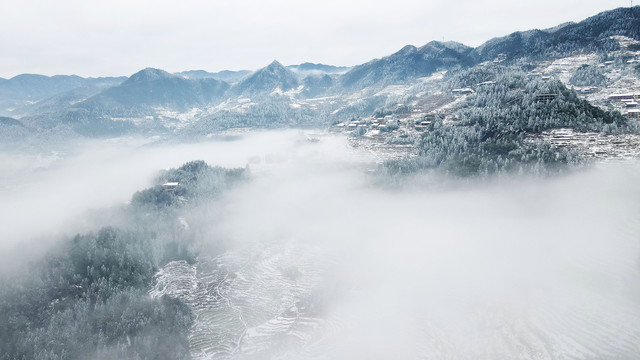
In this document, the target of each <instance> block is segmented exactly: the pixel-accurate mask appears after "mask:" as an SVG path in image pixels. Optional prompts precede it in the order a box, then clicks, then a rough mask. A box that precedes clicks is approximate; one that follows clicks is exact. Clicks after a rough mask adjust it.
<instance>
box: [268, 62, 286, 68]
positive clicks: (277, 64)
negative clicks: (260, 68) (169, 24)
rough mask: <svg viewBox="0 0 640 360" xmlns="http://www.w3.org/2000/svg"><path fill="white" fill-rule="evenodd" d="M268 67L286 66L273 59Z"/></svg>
mask: <svg viewBox="0 0 640 360" xmlns="http://www.w3.org/2000/svg"><path fill="white" fill-rule="evenodd" d="M267 68H284V66H283V65H282V64H280V62H278V60H273V61H272V62H271V64H269V65H267Z"/></svg>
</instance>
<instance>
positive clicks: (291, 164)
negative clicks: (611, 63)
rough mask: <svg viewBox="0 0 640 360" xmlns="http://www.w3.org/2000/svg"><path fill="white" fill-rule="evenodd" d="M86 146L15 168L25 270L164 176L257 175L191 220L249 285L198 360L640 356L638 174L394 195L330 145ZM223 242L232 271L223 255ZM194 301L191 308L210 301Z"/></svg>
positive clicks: (610, 170) (274, 140)
mask: <svg viewBox="0 0 640 360" xmlns="http://www.w3.org/2000/svg"><path fill="white" fill-rule="evenodd" d="M76 145H77V146H75V145H67V146H65V148H64V149H56V151H57V152H52V151H45V152H42V153H21V154H16V153H15V152H12V153H2V154H0V162H1V163H2V164H3V166H2V169H0V179H2V181H3V182H4V185H3V186H1V187H0V218H1V219H2V226H1V227H0V239H2V247H1V248H0V250H2V252H3V253H5V254H9V253H11V254H12V255H11V256H12V257H13V259H14V261H15V255H14V254H13V252H12V251H11V249H14V248H15V247H16V246H18V245H16V244H20V243H23V244H24V243H25V242H26V243H29V242H33V246H31V245H29V246H27V247H26V248H33V249H36V248H38V246H39V244H40V242H44V241H45V240H42V239H48V238H51V234H69V233H73V231H75V230H74V229H85V228H87V227H90V224H89V225H88V224H86V223H82V219H83V216H84V214H85V213H86V212H87V211H88V210H90V209H98V208H104V207H109V206H115V205H118V204H122V203H125V202H126V201H128V200H129V199H130V198H131V195H132V194H133V193H134V192H135V191H137V190H141V189H143V188H145V187H149V186H150V185H151V182H152V180H153V178H154V176H155V175H156V174H157V172H158V170H160V169H163V168H169V167H177V166H179V165H181V164H182V163H184V162H186V161H189V160H196V159H202V160H205V161H206V162H207V163H209V164H210V165H219V166H224V167H245V166H246V165H247V164H248V165H249V168H250V173H251V178H250V180H249V181H248V182H246V183H243V184H242V185H240V186H238V187H236V188H234V189H233V190H231V191H229V192H228V193H225V194H223V196H222V197H221V198H220V199H218V200H217V201H216V203H215V204H214V205H211V206H210V207H207V206H202V207H200V208H199V209H201V210H202V212H201V213H194V214H191V215H190V216H189V217H188V219H187V220H188V221H191V223H190V224H191V226H201V227H204V230H203V231H202V232H201V234H204V235H202V236H203V238H202V239H199V241H200V242H201V244H202V249H203V250H202V254H201V258H202V259H201V260H200V262H203V261H214V262H217V263H216V264H218V265H217V266H225V267H226V268H228V269H236V270H235V271H236V275H237V280H235V281H236V283H233V284H230V287H231V289H233V291H231V290H229V292H227V293H226V296H227V298H226V302H225V304H226V305H225V306H227V305H228V306H229V308H232V309H233V311H230V310H229V311H228V314H227V315H225V316H226V317H224V318H222V317H220V318H219V320H217V321H216V322H213V321H212V322H211V323H203V321H205V320H203V317H201V318H199V319H198V320H196V325H195V326H194V328H193V334H192V336H191V339H192V340H193V341H192V342H191V345H192V355H193V356H194V357H195V358H207V357H211V358H291V359H300V358H327V359H414V358H421V357H424V358H436V359H443V358H451V359H501V358H504V359H512V358H522V359H547V358H549V359H551V358H581V359H582V358H584V359H587V358H602V357H610V358H615V357H620V358H633V357H636V356H637V354H640V236H639V235H640V221H639V219H640V218H639V215H640V211H639V210H640V201H639V200H640V187H638V185H637V184H638V183H640V166H639V164H638V163H637V162H627V163H615V164H600V165H596V166H595V167H593V168H591V169H588V170H584V171H580V172H576V173H574V174H569V175H565V176H562V177H556V178H550V179H541V178H535V179H533V178H531V179H529V178H526V177H519V178H500V179H494V180H483V181H480V180H478V181H474V180H470V181H466V182H464V183H457V184H455V185H448V184H446V183H441V182H440V181H442V180H438V181H435V180H433V181H430V180H429V179H427V178H424V177H423V178H420V179H412V180H409V179H407V183H406V184H400V185H394V186H387V185H384V183H383V182H382V181H380V179H379V178H377V177H376V175H375V174H374V172H373V171H372V169H374V168H375V163H372V157H371V156H370V154H367V153H366V152H364V151H360V150H355V149H352V148H350V147H349V146H348V145H347V142H346V140H345V139H344V138H341V137H335V136H329V135H325V136H320V141H319V142H309V141H306V137H305V136H304V135H302V134H301V133H300V132H298V131H285V132H265V133H254V134H251V135H246V136H243V137H242V138H241V139H236V140H233V141H211V142H205V143H198V144H166V145H159V144H155V143H150V142H149V141H145V140H139V139H138V140H132V139H127V140H123V139H120V140H118V141H102V140H101V141H91V142H86V143H82V144H76ZM104 221H106V220H104ZM99 225H106V224H99ZM96 226H98V224H96ZM70 229H71V230H70ZM78 231H79V230H78ZM216 241H224V242H225V244H227V246H228V248H227V252H226V253H225V254H217V253H213V252H208V251H209V250H208V249H210V248H211V249H213V248H216V246H215V244H210V242H216ZM209 245H210V246H209ZM18 247H19V248H20V249H23V248H25V247H24V246H18ZM3 258H5V256H3ZM205 259H208V260H205ZM2 260H4V261H8V260H7V259H2ZM185 266H186V265H185ZM248 267H250V268H251V270H250V271H249V270H247V269H248ZM194 269H195V270H194V271H196V272H197V271H204V270H202V269H200V268H198V265H195V266H194ZM261 269H262V270H261ZM274 269H276V270H277V271H280V272H287V271H288V272H289V273H290V276H289V280H287V281H288V282H287V283H286V284H285V282H283V281H284V280H282V281H280V280H279V281H275V280H273V279H274V276H275V275H271V274H266V272H269V271H276V270H274ZM210 271H212V270H210ZM277 271H276V272H277ZM265 274H266V275H265ZM291 274H293V275H291ZM166 276H169V277H170V276H171V273H170V271H169V270H167V275H166ZM194 276H196V277H197V275H194ZM164 281H167V282H169V283H170V282H171V281H172V279H170V278H168V279H164ZM193 281H205V280H202V279H195V280H193ZM287 284H288V285H287ZM175 286H180V285H179V284H175ZM287 286H290V287H289V288H286V289H285V287H287ZM159 291H160V290H159ZM161 291H168V290H167V289H161ZM187 292H188V291H187ZM152 293H153V292H152ZM168 293H170V291H168ZM185 294H186V293H184V292H183V293H182V295H181V296H185V297H186V302H187V303H188V304H189V305H190V306H193V305H194V304H193V302H194V301H197V299H199V297H197V296H196V295H195V294H194V295H193V296H192V297H191V298H189V296H190V295H189V294H186V295H185ZM251 299H254V300H255V301H254V302H251ZM308 299H311V300H308ZM247 300H249V301H247ZM303 300H304V301H303ZM234 301H235V303H234ZM305 301H307V302H306V303H305ZM302 303H305V304H307V308H305V307H304V306H303V305H301V304H302ZM309 303H311V304H313V307H314V310H313V311H311V310H309V306H308V304H309ZM232 304H233V305H232ZM212 306H213V305H212ZM216 306H222V305H220V304H217V305H216ZM205 307H206V306H202V308H205ZM194 309H195V307H194ZM205 310H206V309H205ZM205 310H203V309H199V310H196V313H197V312H198V311H205ZM216 311H219V312H220V313H222V312H224V311H225V309H223V308H216ZM233 317H239V318H240V320H241V323H238V324H236V323H235V322H233ZM301 318H304V319H306V320H305V321H306V322H305V324H306V325H304V326H302V325H300V323H299V322H300V319H301ZM224 321H229V324H228V325H226V324H225V323H224ZM295 321H298V323H297V324H298V325H295V326H294V325H292V324H293V323H294V322H295ZM311 323H312V324H313V325H309V324H311ZM225 331H227V332H228V334H227V335H228V336H227V335H225V336H222V335H220V334H219V333H220V332H225ZM278 332H279V333H278ZM275 333H278V334H275ZM269 334H275V335H273V336H271V337H269V336H270V335H269ZM268 335H269V336H268ZM276 335H277V336H276ZM203 338H204V340H202V339H203ZM214 338H215V342H214V341H213V340H211V339H214ZM265 338H267V340H268V341H262V340H264V339H265ZM194 339H200V340H202V341H200V340H199V341H195V340H194ZM261 339H262V340H261ZM261 341H262V342H261ZM223 342H228V343H229V345H228V346H226V345H225V346H223V345H224V344H222V343H223ZM232 345H233V346H232ZM220 349H224V350H220Z"/></svg>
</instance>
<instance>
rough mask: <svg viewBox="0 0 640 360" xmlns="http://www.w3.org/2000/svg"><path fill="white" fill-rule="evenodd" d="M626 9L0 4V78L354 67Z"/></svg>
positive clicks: (366, 2)
mask: <svg viewBox="0 0 640 360" xmlns="http://www.w3.org/2000/svg"><path fill="white" fill-rule="evenodd" d="M629 5H630V1H629V0H537V1H513V0H485V1H479V0H458V1H452V0H393V1H384V2H383V1H375V0H373V1H372V0H316V1H305V0H252V1H248V0H208V1H207V0H180V1H169V0H93V1H87V0H56V1H52V0H3V1H0V14H2V21H0V77H4V78H9V77H12V76H15V75H17V74H21V73H39V74H45V75H54V74H77V75H81V76H104V75H130V74H132V73H134V72H136V71H138V70H140V69H142V68H145V67H158V68H162V69H165V70H167V71H170V72H175V71H182V70H191V69H204V70H207V71H219V70H224V69H229V70H239V69H251V70H253V69H257V68H260V67H262V66H265V65H267V64H268V63H270V62H271V61H272V60H274V59H277V60H278V61H280V62H281V63H283V64H285V65H289V64H298V63H302V62H307V61H309V62H321V63H326V64H334V65H356V64H360V63H363V62H366V61H369V60H371V59H373V58H378V57H382V56H385V55H388V54H390V53H393V52H395V51H397V50H399V49H400V48H402V46H404V45H407V44H413V45H416V46H420V45H423V44H425V43H427V42H429V41H431V40H442V39H443V38H444V39H445V40H455V41H459V42H462V43H464V44H466V45H470V46H477V45H480V44H481V43H483V42H484V41H486V40H488V39H490V38H493V37H496V36H504V35H507V34H509V33H511V32H513V31H517V30H529V29H532V28H547V27H552V26H555V25H557V24H560V23H563V22H566V21H580V20H582V19H585V18H587V17H589V16H592V15H595V14H597V13H598V12H600V11H604V10H609V9H613V8H616V7H621V6H629Z"/></svg>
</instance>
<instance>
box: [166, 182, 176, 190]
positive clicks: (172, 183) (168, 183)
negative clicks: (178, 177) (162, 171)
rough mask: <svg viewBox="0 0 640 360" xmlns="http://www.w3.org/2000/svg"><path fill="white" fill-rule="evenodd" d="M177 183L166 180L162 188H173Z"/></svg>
mask: <svg viewBox="0 0 640 360" xmlns="http://www.w3.org/2000/svg"><path fill="white" fill-rule="evenodd" d="M179 185H180V183H177V182H166V183H164V184H162V188H163V189H165V190H174V189H175V188H177V187H178V186H179Z"/></svg>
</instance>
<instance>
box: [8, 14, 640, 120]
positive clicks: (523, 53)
mask: <svg viewBox="0 0 640 360" xmlns="http://www.w3.org/2000/svg"><path fill="white" fill-rule="evenodd" d="M614 35H619V36H625V37H628V38H630V39H632V40H640V7H633V8H619V9H615V10H611V11H606V12H603V13H600V14H598V15H595V16H592V17H590V18H587V19H585V20H583V21H580V22H576V23H573V22H570V23H564V24H560V25H558V26H555V27H552V28H548V29H543V30H528V31H519V32H514V33H512V34H509V35H507V36H504V37H498V38H494V39H491V40H488V41H487V42H485V43H484V44H482V45H480V46H478V47H476V48H472V47H469V46H466V45H464V44H461V43H458V42H453V41H449V42H440V41H431V42H428V43H427V44H425V45H423V46H420V47H416V46H413V45H407V46H405V47H403V48H402V49H400V50H399V51H397V52H395V53H393V54H390V55H388V56H385V57H382V58H379V59H373V60H371V61H369V62H366V63H364V64H360V65H357V66H354V67H343V66H333V65H326V64H315V63H309V62H307V63H302V64H298V65H289V66H284V65H282V64H281V63H280V62H278V61H275V60H274V61H273V62H272V63H270V64H269V65H267V66H265V67H263V68H261V69H258V70H256V71H248V70H239V71H227V70H225V71H219V72H216V73H212V72H207V71H205V70H189V71H183V72H178V73H173V74H171V73H168V72H166V71H164V70H161V69H154V68H146V69H142V70H140V71H138V72H136V73H134V74H132V75H131V76H129V77H128V78H126V77H105V78H82V77H79V76H75V75H71V76H65V75H57V76H52V77H47V76H43V75H34V74H22V75H18V76H15V77H13V78H11V79H1V78H0V116H9V117H12V118H15V119H18V120H17V121H20V123H21V124H23V125H24V126H25V127H26V128H34V129H36V128H38V127H41V128H46V129H49V128H53V127H55V124H56V121H58V122H60V123H65V124H72V125H73V128H74V129H82V131H83V132H84V133H92V132H91V131H90V127H91V124H92V121H94V122H95V123H96V124H101V125H100V126H101V128H103V129H110V130H109V131H112V129H116V130H117V131H125V130H126V131H128V130H129V129H134V128H140V126H142V125H140V124H142V123H144V124H145V125H144V126H145V127H144V129H146V130H145V131H147V130H149V129H152V130H149V131H155V130H156V129H165V130H166V129H168V128H167V127H166V126H169V125H167V122H171V123H172V124H171V126H175V127H184V126H188V123H187V122H188V121H196V120H195V119H192V118H189V117H182V118H181V120H178V119H177V118H170V116H173V115H167V114H170V113H185V112H188V111H192V110H193V109H196V110H197V111H195V112H194V113H193V115H189V116H193V117H202V118H207V119H208V121H209V123H214V122H215V121H219V122H220V123H223V124H225V125H224V126H231V125H229V124H242V125H243V126H253V125H254V124H258V126H269V125H270V124H280V125H281V124H291V125H294V124H300V123H311V122H312V121H309V120H308V119H310V118H314V119H316V118H317V119H318V120H317V123H320V122H324V123H328V122H333V121H337V120H336V119H344V118H349V117H352V118H357V117H358V116H361V115H362V114H370V113H372V112H373V111H374V110H376V109H377V108H380V107H384V106H388V105H389V104H387V102H390V103H391V104H394V106H395V105H397V104H399V103H401V102H402V101H405V100H406V97H405V98H402V97H400V98H397V99H396V98H394V96H395V95H393V94H392V93H391V92H386V93H378V92H379V91H381V90H382V89H385V88H386V87H388V86H390V85H394V86H396V85H397V86H399V87H400V88H404V89H405V90H402V91H407V90H406V89H410V88H411V86H413V85H412V84H417V83H420V82H423V81H428V79H429V77H430V76H431V75H433V74H434V73H436V72H441V71H442V72H447V73H448V74H455V73H456V71H461V70H464V69H469V68H472V67H475V66H484V65H483V64H485V65H487V64H489V65H491V64H495V63H499V64H501V65H504V66H521V64H525V63H531V62H535V61H541V60H548V59H553V58H558V57H566V56H570V55H572V54H592V53H594V54H600V55H605V56H606V54H608V53H610V52H612V51H616V50H618V49H619V47H620V45H619V42H618V40H616V39H614V38H612V36H614ZM638 48H639V49H640V45H638ZM625 61H626V60H625ZM585 71H587V70H585ZM480 72H481V71H480ZM436 78H438V77H436ZM487 80H492V79H485V78H484V77H483V76H482V75H478V76H477V78H476V79H475V80H474V81H466V80H465V81H462V80H460V81H459V83H457V85H456V86H458V85H459V87H460V86H461V87H464V86H468V85H473V84H476V83H480V82H484V81H487ZM456 81H458V80H456ZM450 84H454V82H451V83H450ZM362 90H366V91H362ZM450 90H451V89H448V90H446V91H450ZM394 91H395V90H394ZM397 91H401V90H397ZM412 91H413V90H412ZM416 93H417V92H416ZM398 94H399V93H398ZM422 94H423V95H420V96H424V94H426V93H425V92H424V91H423V92H422ZM358 97H361V98H358ZM308 100H313V101H312V102H309V101H308ZM445 100H447V94H443V95H442V98H441V99H440V100H438V101H435V103H438V102H439V101H445ZM23 117H24V118H25V119H24V121H23ZM111 119H117V121H125V122H126V121H130V120H128V119H132V120H131V121H135V122H136V123H135V124H133V123H131V124H129V123H127V124H124V123H122V124H120V123H118V124H116V125H117V126H116V125H113V126H111V125H110V124H109V121H111ZM123 119H124V120H123ZM141 119H142V120H141ZM167 119H168V120H167ZM184 119H187V120H184ZM114 121H116V120H114ZM79 124H80V125H81V127H80V125H79ZM176 124H177V125H176ZM224 126H222V125H221V126H220V127H224ZM6 127H7V126H6V124H5V128H6ZM169 128H171V127H169ZM171 129H173V128H171ZM74 131H75V130H74ZM114 131H115V130H114ZM167 131H168V130H167ZM112 132H113V131H112Z"/></svg>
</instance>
